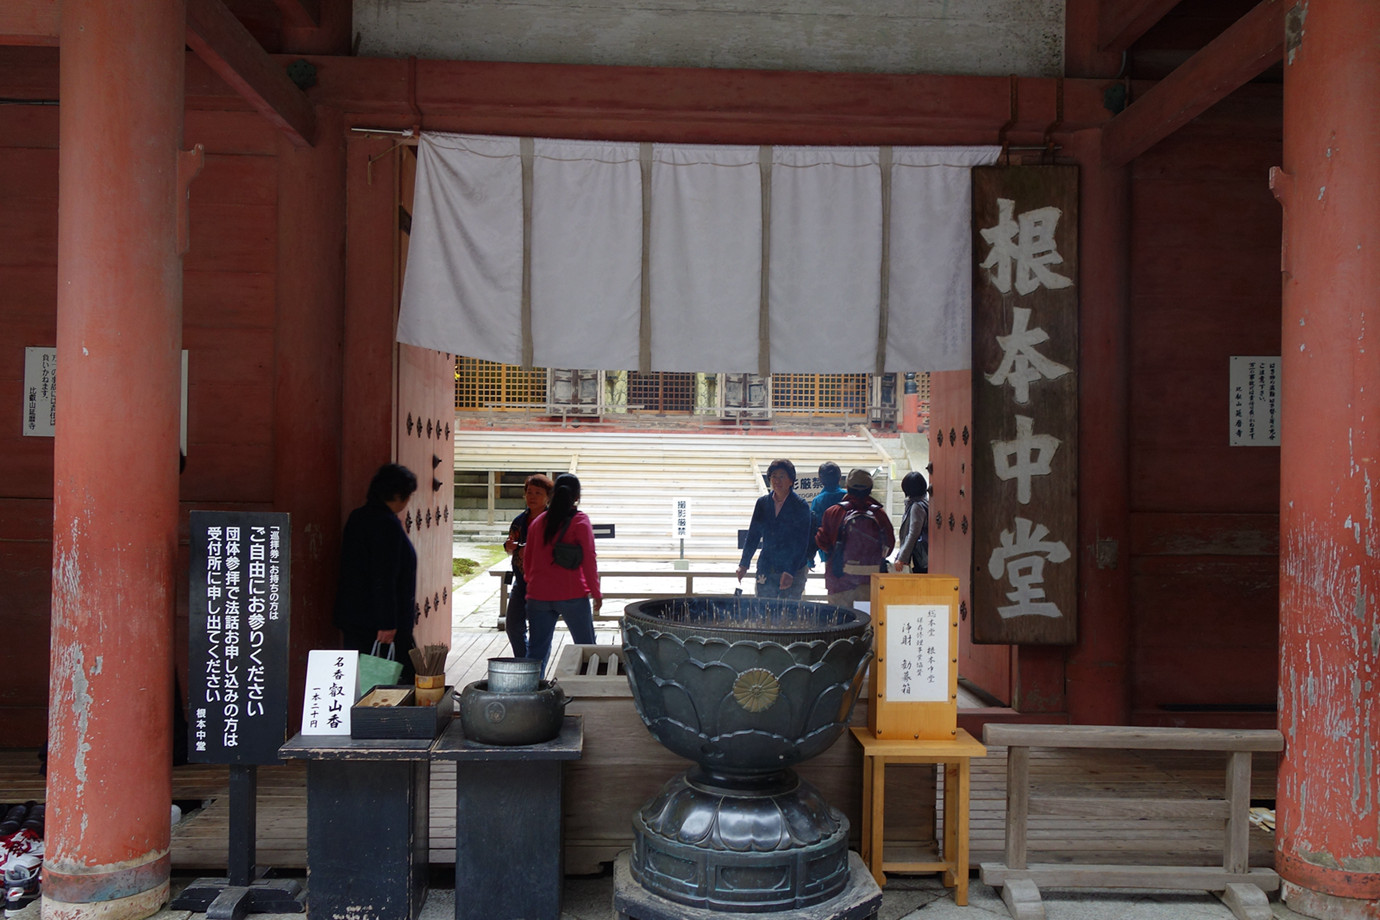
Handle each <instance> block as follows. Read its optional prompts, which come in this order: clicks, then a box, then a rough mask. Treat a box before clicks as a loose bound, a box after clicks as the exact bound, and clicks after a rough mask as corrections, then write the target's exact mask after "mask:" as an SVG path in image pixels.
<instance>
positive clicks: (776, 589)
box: [757, 568, 809, 600]
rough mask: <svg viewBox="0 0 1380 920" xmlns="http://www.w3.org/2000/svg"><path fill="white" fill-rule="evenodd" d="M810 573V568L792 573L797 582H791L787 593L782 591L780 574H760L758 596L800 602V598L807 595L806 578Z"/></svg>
mask: <svg viewBox="0 0 1380 920" xmlns="http://www.w3.org/2000/svg"><path fill="white" fill-rule="evenodd" d="M808 572H809V569H808V568H805V569H800V570H799V571H796V572H792V573H791V575H792V577H793V578H794V579H795V580H794V581H792V582H791V586H790V587H789V588H787V589H786V590H785V591H782V590H781V573H780V572H758V573H757V596H758V597H779V598H781V599H782V600H800V596H801V595H802V594H804V593H805V576H806V574H807V573H808Z"/></svg>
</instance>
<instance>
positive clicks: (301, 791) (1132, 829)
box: [0, 741, 1275, 873]
mask: <svg viewBox="0 0 1380 920" xmlns="http://www.w3.org/2000/svg"><path fill="white" fill-rule="evenodd" d="M848 743H852V742H851V741H850V742H848ZM859 756H861V749H859ZM36 763H37V758H36V752H35V751H33V750H6V751H0V801H4V802H15V801H25V800H27V799H37V800H42V799H43V798H44V790H43V783H42V778H41V777H40V776H39V775H38V772H37V769H36ZM893 769H906V768H905V767H897V768H893ZM972 769H973V773H972V778H973V793H972V813H971V825H970V834H971V855H972V864H973V865H974V866H976V865H977V864H978V863H980V862H982V861H984V860H986V861H992V860H997V859H1000V858H1001V853H1002V847H1003V839H1002V835H1003V829H1004V823H1005V822H1004V817H1005V807H1006V788H1005V786H1006V757H1005V751H1004V750H1002V749H997V750H993V751H992V752H991V753H989V755H988V756H987V757H986V758H983V759H981V760H974V761H973V764H972ZM1031 769H1032V774H1033V775H1034V776H1035V777H1036V782H1037V783H1039V787H1040V788H1042V789H1046V790H1066V791H1067V792H1068V793H1069V794H1077V795H1086V796H1093V795H1103V796H1108V797H1117V796H1125V795H1128V792H1127V789H1128V787H1130V786H1134V789H1135V791H1134V794H1135V795H1146V794H1154V795H1163V796H1165V797H1184V798H1208V797H1220V796H1221V794H1222V792H1221V789H1220V788H1218V785H1219V782H1218V780H1217V779H1216V778H1214V776H1215V775H1216V776H1220V769H1221V768H1220V766H1216V765H1215V764H1212V763H1210V762H1209V761H1208V759H1205V758H1203V757H1201V756H1200V757H1198V758H1196V759H1185V758H1170V759H1168V760H1164V761H1161V759H1160V758H1157V757H1146V756H1142V755H1141V754H1140V753H1131V752H1121V751H1046V750H1034V751H1032V752H1031ZM1255 773H1256V778H1255V786H1256V788H1255V789H1254V790H1253V793H1252V796H1253V798H1256V799H1267V800H1272V799H1273V796H1274V781H1275V769H1274V761H1273V758H1257V761H1256V768H1255ZM258 775H259V798H258V843H257V853H256V861H257V863H258V864H259V865H260V866H271V867H274V868H277V869H305V866H306V836H307V828H306V765H305V764H304V763H302V762H292V763H288V764H285V765H283V766H274V767H261V768H260V769H259V774H258ZM667 778H668V779H669V775H668V777H667ZM228 785H229V783H228V771H227V769H226V768H225V767H219V766H208V765H201V764H197V765H188V766H183V767H176V768H174V770H173V797H174V798H175V799H179V800H182V799H195V800H199V801H206V802H208V804H207V805H206V807H204V808H202V809H201V810H198V811H195V812H193V813H191V814H190V815H189V816H188V817H187V818H186V819H184V820H183V822H182V823H181V824H179V825H178V826H177V827H176V828H175V829H174V832H173V842H172V857H173V866H174V868H175V869H176V870H178V871H183V870H188V871H191V870H211V871H214V872H222V873H223V872H224V871H225V869H226V846H227V843H226V841H227V839H228V822H229V799H228V793H227V789H228ZM859 795H861V791H859ZM941 813H942V812H941ZM630 817H631V816H630ZM454 834H455V767H454V765H453V764H441V763H437V764H433V765H432V768H431V861H432V863H433V864H436V865H446V864H450V863H453V862H454V860H455V840H454ZM1029 836H1030V850H1031V856H1032V858H1041V857H1040V854H1041V851H1042V850H1045V849H1047V850H1048V851H1049V852H1050V853H1051V854H1053V853H1059V854H1062V855H1061V857H1060V858H1061V859H1068V858H1069V857H1072V858H1073V859H1074V860H1076V861H1079V862H1082V861H1087V862H1099V863H1105V862H1126V863H1138V864H1184V865H1211V864H1213V862H1214V860H1217V859H1220V855H1221V846H1222V842H1221V841H1222V827H1221V825H1220V823H1216V824H1215V823H1214V822H1212V821H1210V820H1208V821H1203V820H1199V821H1194V820H1192V819H1188V818H1184V819H1176V820H1153V821H1152V820H1144V819H1139V818H1137V817H1136V816H1135V815H1116V814H1109V815H1107V816H1105V817H1095V818H1067V817H1065V818H1060V817H1041V816H1031V818H1030V835H1029ZM1273 851H1274V836H1273V834H1270V833H1268V832H1267V831H1264V830H1261V829H1259V828H1255V827H1253V828H1252V829H1251V865H1252V866H1262V867H1269V866H1272V865H1273ZM891 852H892V851H891V848H890V847H889V848H888V853H889V855H890V854H891ZM1084 857H1085V858H1086V859H1084ZM892 858H896V859H905V858H908V857H907V856H906V855H905V854H904V853H903V852H901V851H899V850H898V851H897V852H896V853H895V854H894V856H892Z"/></svg>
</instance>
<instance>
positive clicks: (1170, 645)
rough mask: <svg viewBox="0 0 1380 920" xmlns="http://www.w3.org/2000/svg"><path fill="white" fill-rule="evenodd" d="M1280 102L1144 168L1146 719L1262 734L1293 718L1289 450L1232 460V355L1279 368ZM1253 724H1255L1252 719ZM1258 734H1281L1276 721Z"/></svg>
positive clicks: (1238, 117) (1138, 627)
mask: <svg viewBox="0 0 1380 920" xmlns="http://www.w3.org/2000/svg"><path fill="white" fill-rule="evenodd" d="M1280 131H1281V116H1280V108H1279V101H1278V93H1277V88H1274V89H1271V88H1268V87H1263V88H1262V87H1253V88H1248V90H1247V91H1243V92H1241V93H1238V94H1237V95H1236V96H1233V97H1231V98H1229V99H1228V100H1226V101H1224V102H1223V103H1221V104H1219V105H1218V106H1217V107H1216V108H1214V109H1212V110H1210V111H1209V112H1208V113H1206V114H1205V115H1204V116H1202V117H1200V118H1199V119H1198V120H1197V121H1195V122H1194V123H1192V124H1190V125H1189V126H1188V127H1186V128H1184V129H1183V130H1181V131H1179V132H1178V133H1176V134H1175V135H1173V136H1171V137H1170V138H1168V139H1167V140H1165V141H1163V142H1161V143H1160V144H1159V145H1157V146H1156V147H1154V148H1152V149H1151V150H1150V151H1148V152H1147V153H1145V154H1143V155H1142V156H1141V157H1140V158H1139V159H1137V160H1136V161H1135V163H1134V164H1133V172H1132V176H1133V182H1132V204H1131V214H1132V229H1131V247H1132V249H1131V251H1132V256H1131V262H1132V269H1131V315H1132V326H1131V368H1130V373H1131V509H1130V510H1131V578H1132V585H1131V589H1132V598H1133V600H1132V604H1133V609H1132V617H1133V623H1134V626H1133V629H1134V632H1133V636H1132V656H1133V657H1132V667H1131V678H1132V708H1133V712H1134V716H1133V718H1134V720H1135V721H1137V722H1141V723H1152V724H1188V725H1200V724H1202V725H1219V724H1247V723H1250V722H1252V721H1253V719H1252V717H1251V716H1250V715H1249V711H1250V710H1251V709H1253V708H1261V707H1269V706H1272V705H1273V704H1274V702H1275V688H1276V669H1277V645H1278V637H1277V625H1278V558H1277V554H1278V543H1279V540H1278V529H1279V519H1278V496H1279V450H1278V448H1267V447H1229V446H1228V444H1227V438H1228V385H1227V372H1228V363H1229V358H1230V357H1231V356H1232V355H1278V354H1279V350H1280V316H1281V294H1280V290H1281V287H1280V274H1279V243H1280V234H1281V224H1282V217H1281V211H1280V208H1279V205H1278V204H1277V203H1276V202H1275V200H1274V198H1273V196H1272V195H1271V193H1270V190H1269V187H1268V184H1267V179H1268V171H1269V168H1270V167H1271V166H1274V165H1278V164H1279V162H1280V156H1281V137H1280ZM1242 709H1245V710H1246V711H1247V714H1246V715H1245V716H1242V715H1240V712H1241V710H1242ZM1254 721H1260V722H1262V724H1268V725H1270V726H1273V724H1274V715H1273V713H1272V712H1262V713H1261V714H1260V715H1259V716H1258V717H1257V718H1256V719H1255V720H1254Z"/></svg>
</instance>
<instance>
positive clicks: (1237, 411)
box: [1227, 355, 1281, 447]
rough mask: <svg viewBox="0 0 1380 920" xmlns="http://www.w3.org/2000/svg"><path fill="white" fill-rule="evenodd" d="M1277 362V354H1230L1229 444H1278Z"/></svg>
mask: <svg viewBox="0 0 1380 920" xmlns="http://www.w3.org/2000/svg"><path fill="white" fill-rule="evenodd" d="M1280 363H1281V361H1280V357H1279V355H1232V356H1231V365H1230V368H1229V370H1228V378H1229V379H1228V386H1229V387H1230V389H1231V392H1230V394H1229V401H1230V409H1229V412H1230V416H1229V417H1228V419H1227V432H1228V433H1227V443H1228V444H1230V445H1231V446H1232V447H1278V446H1279V443H1280V441H1279V406H1280V379H1279V368H1280Z"/></svg>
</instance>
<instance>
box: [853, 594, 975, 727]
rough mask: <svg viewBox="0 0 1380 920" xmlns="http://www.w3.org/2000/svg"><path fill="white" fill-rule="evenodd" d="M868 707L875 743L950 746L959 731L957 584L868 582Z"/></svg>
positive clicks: (869, 723)
mask: <svg viewBox="0 0 1380 920" xmlns="http://www.w3.org/2000/svg"><path fill="white" fill-rule="evenodd" d="M872 628H873V633H874V635H875V637H876V640H875V641H876V653H877V654H876V656H875V657H874V658H873V659H872V705H871V708H870V709H869V710H868V727H869V728H871V729H872V733H873V734H874V735H876V736H877V737H878V738H897V739H910V740H914V739H925V740H930V741H933V740H941V741H942V740H948V739H951V738H953V737H955V733H956V731H957V729H958V579H957V578H955V577H953V576H951V575H877V576H873V578H872Z"/></svg>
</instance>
